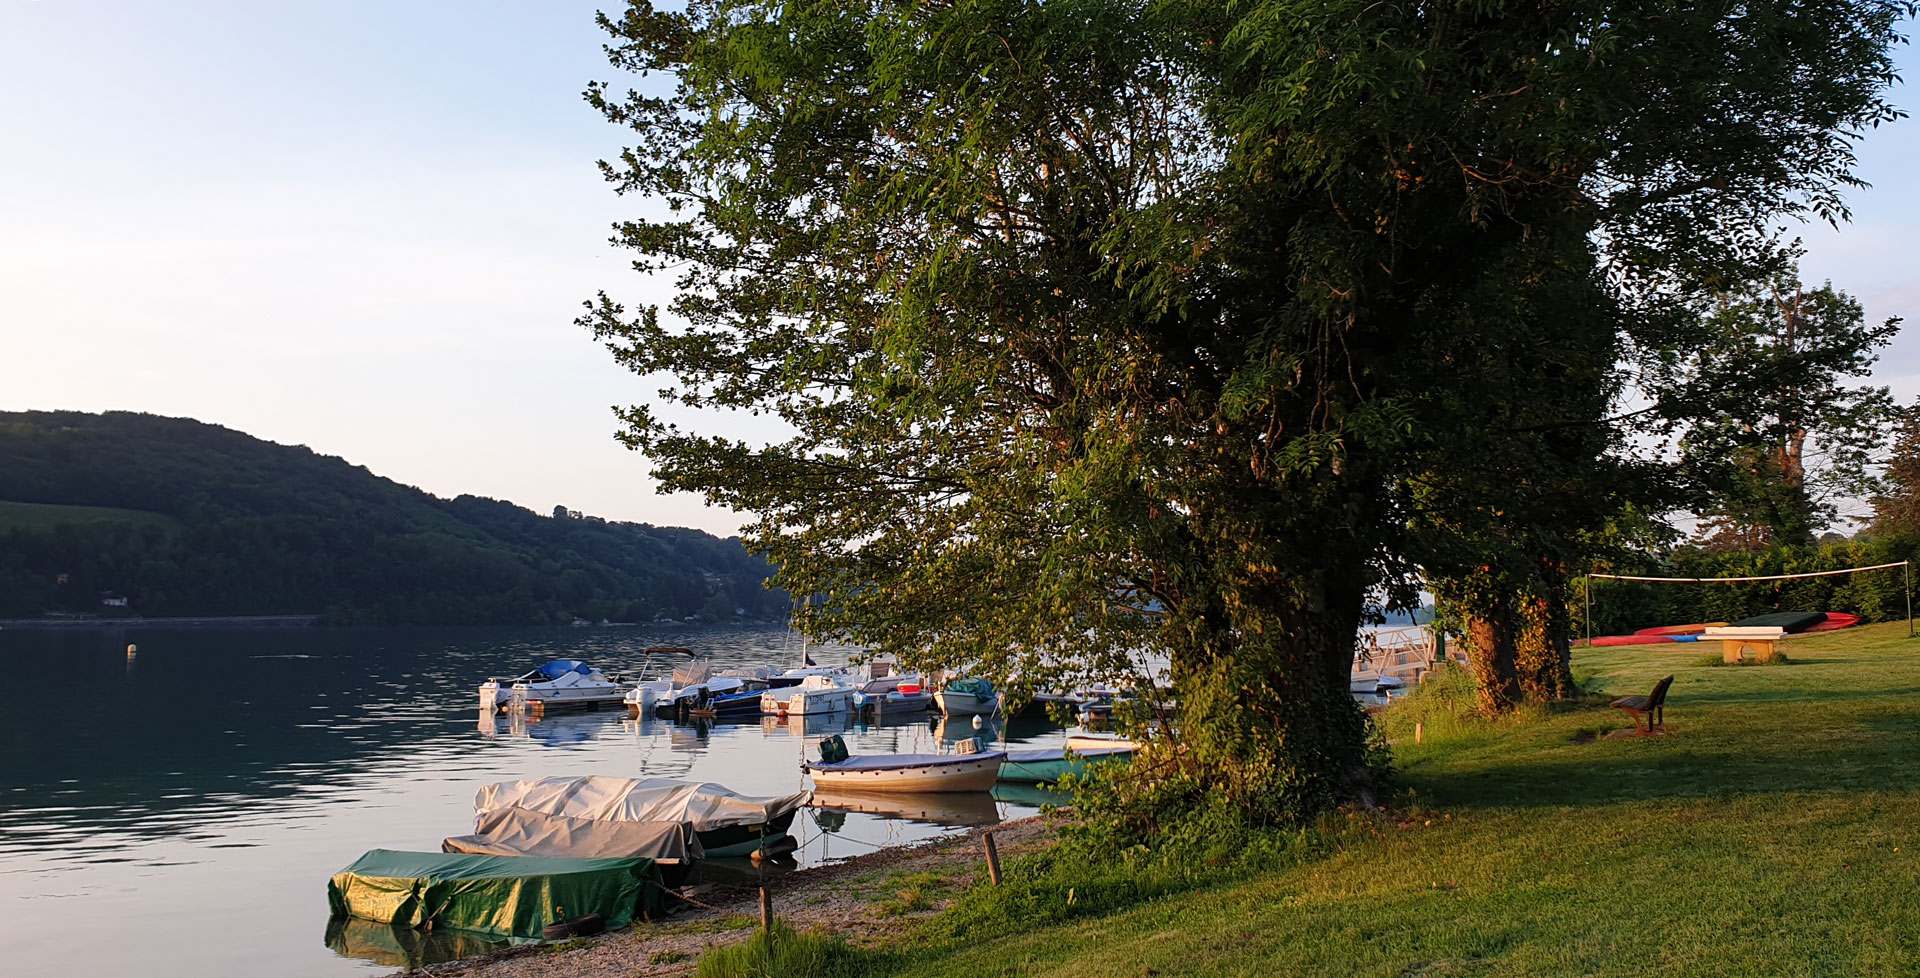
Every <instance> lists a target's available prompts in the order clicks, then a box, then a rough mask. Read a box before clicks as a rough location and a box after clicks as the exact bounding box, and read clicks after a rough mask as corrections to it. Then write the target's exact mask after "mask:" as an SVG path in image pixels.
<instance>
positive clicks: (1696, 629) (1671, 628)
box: [1634, 621, 1727, 635]
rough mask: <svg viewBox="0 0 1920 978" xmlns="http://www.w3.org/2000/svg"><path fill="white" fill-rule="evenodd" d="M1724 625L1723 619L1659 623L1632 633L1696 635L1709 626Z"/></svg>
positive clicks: (1720, 626) (1725, 624) (1717, 626)
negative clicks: (1670, 623)
mask: <svg viewBox="0 0 1920 978" xmlns="http://www.w3.org/2000/svg"><path fill="white" fill-rule="evenodd" d="M1725 627H1727V623H1726V622H1724V621H1703V622H1698V623H1695V624H1692V625H1659V626H1656V627H1653V628H1642V629H1640V630H1639V631H1637V632H1634V634H1635V635H1698V634H1700V633H1701V632H1704V631H1706V630H1707V629H1709V628H1725Z"/></svg>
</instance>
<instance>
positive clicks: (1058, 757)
mask: <svg viewBox="0 0 1920 978" xmlns="http://www.w3.org/2000/svg"><path fill="white" fill-rule="evenodd" d="M1132 758H1133V748H1131V747H1106V748H1098V749H1094V750H1084V751H1082V750H1068V749H1065V748H1053V749H1050V750H1011V751H1008V752H1007V759H1006V760H1004V761H1002V762H1000V780H1002V781H1018V782H1022V783H1025V784H1050V783H1052V782H1055V781H1058V780H1060V779H1061V778H1063V777H1065V776H1067V775H1069V774H1085V773H1087V771H1088V770H1089V769H1091V768H1092V767H1093V766H1094V765H1095V764H1103V763H1109V762H1114V761H1121V762H1125V761H1128V760H1131V759H1132Z"/></svg>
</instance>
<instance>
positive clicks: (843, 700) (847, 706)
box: [760, 686, 853, 717]
mask: <svg viewBox="0 0 1920 978" xmlns="http://www.w3.org/2000/svg"><path fill="white" fill-rule="evenodd" d="M851 709H853V690H852V689H850V688H848V687H844V686H841V687H836V688H834V689H802V688H795V689H793V690H792V691H791V692H789V691H786V690H781V691H778V692H768V693H765V694H762V698H761V700H760V712H761V714H762V715H765V716H783V717H786V716H809V715H813V714H820V713H845V712H846V711H848V710H851Z"/></svg>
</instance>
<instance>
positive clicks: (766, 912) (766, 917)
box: [760, 886, 773, 937]
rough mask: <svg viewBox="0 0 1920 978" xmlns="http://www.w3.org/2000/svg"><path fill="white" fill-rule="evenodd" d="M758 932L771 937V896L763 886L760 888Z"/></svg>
mask: <svg viewBox="0 0 1920 978" xmlns="http://www.w3.org/2000/svg"><path fill="white" fill-rule="evenodd" d="M760 930H761V932H762V933H764V934H766V935H767V936H768V937H772V936H773V894H771V893H768V892H767V888H766V887H764V886H763V887H761V888H760Z"/></svg>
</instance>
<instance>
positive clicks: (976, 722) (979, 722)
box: [973, 713, 987, 730]
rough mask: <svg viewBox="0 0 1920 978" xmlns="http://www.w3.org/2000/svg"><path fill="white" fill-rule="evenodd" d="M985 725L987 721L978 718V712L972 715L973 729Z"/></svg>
mask: <svg viewBox="0 0 1920 978" xmlns="http://www.w3.org/2000/svg"><path fill="white" fill-rule="evenodd" d="M986 725H987V722H986V721H985V720H982V719H980V714H978V713H975V714H974V715H973V729H975V730H978V729H980V728H981V727H984V726H986Z"/></svg>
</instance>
